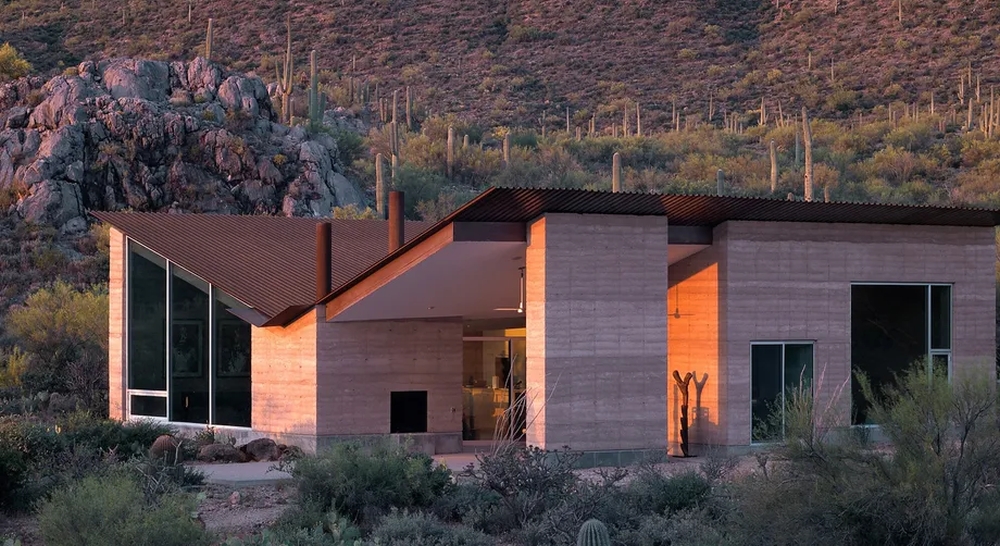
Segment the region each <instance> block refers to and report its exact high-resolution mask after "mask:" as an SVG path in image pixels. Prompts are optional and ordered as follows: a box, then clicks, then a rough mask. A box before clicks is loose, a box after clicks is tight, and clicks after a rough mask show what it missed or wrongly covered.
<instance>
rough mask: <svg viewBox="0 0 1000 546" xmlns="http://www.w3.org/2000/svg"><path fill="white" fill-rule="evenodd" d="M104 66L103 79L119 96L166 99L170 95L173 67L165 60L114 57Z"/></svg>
mask: <svg viewBox="0 0 1000 546" xmlns="http://www.w3.org/2000/svg"><path fill="white" fill-rule="evenodd" d="M101 68H103V71H102V73H101V82H102V84H103V85H104V88H105V89H107V90H108V93H110V94H111V96H112V97H114V98H116V99H120V98H125V97H128V98H137V99H145V100H148V101H165V100H167V97H169V96H170V66H169V65H168V64H167V63H165V62H159V61H144V60H138V59H112V60H111V61H108V62H107V63H106V64H104V63H102V65H101Z"/></svg>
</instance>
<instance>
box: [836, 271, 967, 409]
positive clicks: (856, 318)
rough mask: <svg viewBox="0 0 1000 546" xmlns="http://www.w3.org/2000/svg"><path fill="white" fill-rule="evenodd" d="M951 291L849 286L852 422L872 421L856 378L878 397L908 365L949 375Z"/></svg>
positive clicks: (909, 286)
mask: <svg viewBox="0 0 1000 546" xmlns="http://www.w3.org/2000/svg"><path fill="white" fill-rule="evenodd" d="M951 301H952V287H951V285H945V284H941V285H927V284H856V285H854V286H852V287H851V365H852V367H853V370H854V373H853V374H852V385H851V405H852V413H853V422H854V424H868V423H872V420H871V418H870V417H869V415H868V414H869V410H870V408H871V401H870V400H868V399H866V398H865V395H864V392H863V390H862V388H861V383H860V381H859V377H858V376H859V374H861V375H863V376H864V377H865V378H867V380H868V382H869V384H870V385H871V387H872V391H873V394H874V395H875V396H882V395H883V394H884V393H885V390H886V389H887V388H888V387H890V386H892V385H894V384H895V381H896V377H897V376H899V375H900V374H902V373H905V372H906V370H908V369H910V367H911V366H914V365H920V366H925V367H926V368H927V370H928V372H929V373H940V374H942V375H945V376H950V374H951V352H952V339H951V338H952V315H951Z"/></svg>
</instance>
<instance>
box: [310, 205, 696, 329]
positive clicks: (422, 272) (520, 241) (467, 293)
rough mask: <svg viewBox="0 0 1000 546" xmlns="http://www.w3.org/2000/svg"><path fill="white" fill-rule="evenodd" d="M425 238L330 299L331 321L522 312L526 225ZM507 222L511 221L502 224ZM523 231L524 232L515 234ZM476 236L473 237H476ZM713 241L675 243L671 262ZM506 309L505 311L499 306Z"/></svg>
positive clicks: (448, 232)
mask: <svg viewBox="0 0 1000 546" xmlns="http://www.w3.org/2000/svg"><path fill="white" fill-rule="evenodd" d="M455 225H456V226H458V230H454V229H445V230H443V231H442V233H441V234H435V236H433V237H431V238H429V239H428V240H426V241H423V242H422V243H421V244H419V245H417V246H414V247H412V248H411V249H409V251H408V252H406V253H404V254H402V255H400V256H399V257H398V258H397V259H396V260H393V261H392V262H391V263H389V264H386V265H385V267H383V268H381V269H379V270H378V271H376V272H374V273H373V274H372V275H371V276H370V277H368V278H366V279H364V280H363V281H361V282H359V283H358V284H356V285H355V286H353V287H351V288H350V289H349V290H347V291H346V292H344V293H343V294H341V295H340V296H339V297H337V298H335V299H333V300H332V301H330V302H329V303H328V304H327V307H326V313H327V320H330V321H333V322H350V321H366V320H393V319H433V318H454V317H462V318H463V319H466V320H472V319H488V318H502V317H510V316H517V315H518V313H517V312H516V311H514V310H512V309H516V308H517V306H518V303H519V301H520V268H521V267H523V266H524V253H525V249H526V246H527V245H526V243H525V240H524V236H523V234H524V228H523V225H521V227H520V229H514V228H510V227H508V228H505V229H507V230H508V233H507V234H506V235H503V236H497V234H496V233H494V234H490V233H489V230H484V229H482V227H481V226H482V224H467V225H471V226H476V229H477V230H479V231H480V233H477V234H470V233H468V232H467V231H465V230H464V229H463V227H462V224H461V223H459V224H455ZM500 225H507V226H510V224H500ZM514 233H518V234H519V235H520V236H515V235H513V234H514ZM470 239H471V240H470ZM709 246H710V245H708V244H672V245H670V247H669V262H670V263H674V262H677V261H680V260H682V259H684V258H686V257H688V256H690V255H691V254H694V253H696V252H698V251H700V250H702V249H705V248H708V247H709ZM498 309H503V310H498Z"/></svg>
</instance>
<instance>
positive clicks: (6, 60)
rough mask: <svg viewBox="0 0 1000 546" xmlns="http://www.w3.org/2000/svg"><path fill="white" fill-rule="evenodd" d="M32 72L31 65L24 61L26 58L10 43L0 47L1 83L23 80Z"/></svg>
mask: <svg viewBox="0 0 1000 546" xmlns="http://www.w3.org/2000/svg"><path fill="white" fill-rule="evenodd" d="M29 72H31V63H29V62H28V61H26V60H24V57H22V56H21V54H20V53H18V51H17V50H16V49H14V46H12V45H10V43H4V44H3V45H2V46H0V82H5V81H8V80H16V79H18V78H23V77H24V76H27V75H28V73H29Z"/></svg>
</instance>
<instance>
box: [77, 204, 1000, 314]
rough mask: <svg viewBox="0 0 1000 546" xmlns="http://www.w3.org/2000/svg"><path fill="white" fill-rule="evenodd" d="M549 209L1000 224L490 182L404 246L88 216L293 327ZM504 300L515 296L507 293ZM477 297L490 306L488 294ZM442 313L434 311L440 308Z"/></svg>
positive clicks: (501, 249) (227, 220)
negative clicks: (323, 249)
mask: <svg viewBox="0 0 1000 546" xmlns="http://www.w3.org/2000/svg"><path fill="white" fill-rule="evenodd" d="M547 213H568V214H611V215H616V214H627V215H639V216H642V215H665V216H667V217H668V221H669V223H670V228H671V229H670V233H669V237H670V241H671V243H672V244H684V245H689V247H690V248H689V249H688V250H689V251H696V248H695V247H697V246H699V245H702V246H703V245H706V244H710V243H711V228H713V227H714V226H717V225H719V224H722V223H723V222H726V221H734V220H735V221H767V222H823V223H861V224H901V225H935V226H980V227H993V226H996V225H1000V211H996V210H988V209H975V208H961V207H932V206H914V205H882V204H868V203H842V202H838V203H818V202H804V201H789V200H778V199H769V198H754V197H730V196H713V195H661V194H651V193H610V192H602V191H585V190H566V189H532V188H491V189H488V190H486V191H485V192H483V193H482V194H480V195H479V196H478V197H476V198H475V199H473V200H472V201H470V202H469V203H467V204H466V205H464V206H463V207H461V208H459V209H458V210H456V211H455V212H453V213H452V214H450V215H449V216H448V217H446V218H445V219H443V220H441V221H440V222H438V223H436V224H433V225H432V224H429V223H424V222H407V226H406V235H407V237H406V244H404V245H403V246H402V247H400V248H399V249H397V250H396V251H394V252H392V253H388V247H387V241H388V226H387V223H386V222H384V221H378V220H368V221H365V220H329V219H322V220H321V219H311V218H285V217H271V216H227V215H207V214H157V213H113V212H94V213H92V214H93V215H94V216H95V217H96V218H98V219H100V220H101V221H104V222H106V223H109V224H111V225H113V226H115V227H116V228H118V229H119V230H120V231H122V232H123V233H125V235H127V236H128V237H130V238H131V239H133V240H135V241H137V242H138V243H139V244H142V245H143V246H146V247H148V248H150V249H151V250H153V251H154V252H157V253H159V254H161V255H162V256H164V257H166V258H167V259H169V260H170V261H172V262H174V263H176V264H178V265H179V266H181V267H183V268H185V269H187V270H189V271H191V272H192V273H193V274H195V275H198V276H199V277H202V278H203V279H205V280H206V281H208V282H210V283H212V284H214V285H216V286H217V287H218V288H219V289H221V290H223V291H224V292H226V293H228V294H229V295H231V296H232V297H234V298H236V299H238V300H240V301H241V302H243V303H245V304H247V305H248V306H249V307H250V308H251V309H250V311H247V312H245V313H244V314H245V315H247V316H246V317H245V319H246V320H248V321H249V322H252V323H253V324H257V325H260V326H273V325H286V324H289V323H290V322H292V321H294V320H295V319H297V318H298V317H299V316H301V315H302V314H303V313H304V312H306V311H307V310H309V309H311V308H313V307H314V306H316V305H325V306H326V314H327V317H328V318H330V319H337V318H338V317H340V319H339V320H348V319H347V318H346V317H356V318H352V319H350V320H364V318H363V317H365V316H374V315H379V314H380V313H374V315H373V312H372V310H373V309H376V308H379V305H375V304H376V303H379V301H380V300H378V298H381V295H376V294H375V292H376V289H377V288H378V286H379V285H380V283H382V284H385V283H386V282H387V281H388V280H389V279H392V278H397V277H399V276H400V275H401V274H402V273H404V272H411V273H416V274H415V275H412V276H411V278H412V279H414V280H419V279H420V278H423V277H422V276H424V275H425V274H426V273H427V272H428V271H431V270H433V269H434V268H435V267H436V268H438V270H439V271H445V269H442V268H443V267H444V266H446V265H447V266H449V268H447V271H450V272H451V274H453V275H454V274H459V275H460V273H459V272H460V271H463V268H466V269H468V268H469V267H471V266H468V265H467V264H468V263H472V262H478V263H487V264H492V263H499V262H497V261H496V260H498V259H500V258H503V257H506V258H507V259H508V260H509V261H511V262H513V261H514V257H515V254H517V253H518V252H522V253H523V248H524V245H525V244H526V243H525V235H524V233H525V226H526V224H527V223H528V222H530V221H532V220H534V219H536V218H539V217H541V216H542V215H544V214H547ZM317 222H330V223H332V224H333V229H332V231H333V243H332V249H331V259H332V263H331V270H332V277H333V286H334V287H335V288H334V289H333V291H332V292H331V293H330V294H328V295H327V296H326V297H324V298H321V299H320V300H319V301H316V300H315V263H314V259H315V226H316V223H317ZM473 247H476V248H477V249H473ZM518 249H520V250H518ZM439 253H440V254H439ZM476 267H481V266H476ZM428 268H430V269H428ZM489 272H490V269H489V268H488V267H487V268H484V269H481V270H480V269H476V268H473V270H470V271H467V272H466V273H465V275H466V276H470V275H479V280H480V282H483V283H486V282H488V279H487V277H485V276H484V275H487V274H489ZM507 284H510V283H507ZM399 286H405V287H408V291H398V292H393V291H389V292H386V294H390V295H391V294H396V295H395V296H394V297H395V301H397V302H398V301H410V300H413V301H414V302H422V300H420V298H419V297H417V296H418V294H417V292H419V290H417V289H416V285H415V284H414V283H403V284H401V285H399ZM515 289H516V287H515ZM369 296H371V297H373V298H376V299H373V300H372V302H371V304H372V305H370V306H367V307H366V306H361V307H357V306H358V304H359V302H361V301H362V300H364V299H365V298H366V297H369ZM477 301H478V300H477ZM505 301H506V302H508V303H509V301H510V298H509V295H507V296H506V297H505ZM380 305H384V302H383V303H380ZM414 305H416V303H415V304H414ZM479 305H480V306H487V305H490V303H489V302H487V301H485V300H483V301H479ZM425 307H430V306H425ZM351 309H353V311H352V310H351ZM365 309H367V311H365ZM456 309H457V308H456ZM362 311H364V312H362ZM442 312H444V311H441V310H439V311H437V313H438V314H440V313H442ZM448 312H451V311H448ZM455 312H458V311H457V310H456V311H455ZM366 313H367V314H366Z"/></svg>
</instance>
